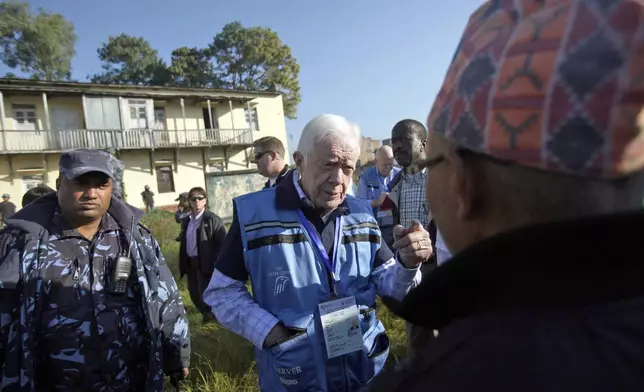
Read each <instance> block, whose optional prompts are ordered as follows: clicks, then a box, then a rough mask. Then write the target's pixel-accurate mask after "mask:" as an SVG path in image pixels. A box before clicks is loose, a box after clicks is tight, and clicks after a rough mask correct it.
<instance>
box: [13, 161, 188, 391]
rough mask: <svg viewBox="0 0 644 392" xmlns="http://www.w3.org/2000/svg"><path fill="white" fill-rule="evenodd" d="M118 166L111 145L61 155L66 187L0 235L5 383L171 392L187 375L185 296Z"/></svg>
mask: <svg viewBox="0 0 644 392" xmlns="http://www.w3.org/2000/svg"><path fill="white" fill-rule="evenodd" d="M113 169H114V164H113V160H112V158H111V157H110V155H109V154H108V153H106V152H103V151H99V150H86V149H81V150H75V151H72V152H67V153H64V154H62V155H61V158H60V176H59V178H58V180H57V192H56V193H52V194H48V195H44V196H42V197H40V198H38V199H37V200H35V201H34V202H32V203H31V204H29V205H27V206H26V207H25V208H23V209H22V210H21V211H19V212H18V213H17V214H16V215H14V216H13V217H12V219H10V220H9V221H8V222H7V228H5V229H4V230H3V231H2V232H1V233H0V287H1V289H0V316H1V320H2V325H1V329H0V342H1V345H0V347H2V351H1V354H2V355H1V356H0V367H1V368H2V374H1V378H2V390H3V391H8V392H10V391H21V392H23V391H24V392H35V391H45V390H46V391H79V392H80V391H116V392H121V391H127V392H130V391H131V392H135V391H163V387H164V386H163V383H164V373H166V374H169V375H171V376H176V375H177V374H178V375H180V376H186V375H187V374H188V366H189V357H190V337H189V333H188V321H187V319H186V317H185V311H184V307H183V302H182V299H181V295H180V293H179V290H178V288H177V285H176V283H175V281H174V279H173V277H172V275H171V273H170V271H169V270H168V266H167V265H166V263H165V260H164V258H163V255H162V254H161V250H160V249H159V245H158V243H157V242H156V240H155V239H154V238H153V237H152V235H151V233H150V231H149V230H148V229H147V228H145V227H144V226H142V225H141V224H140V223H139V220H140V218H141V216H142V213H141V212H140V211H139V210H137V209H135V208H134V207H131V206H129V205H127V204H125V203H124V202H123V201H121V200H119V199H117V198H116V197H114V196H113V195H112V181H113V177H114V173H113ZM132 228H133V229H134V230H132ZM128 258H129V259H130V261H131V264H130V265H128V263H127V259H128ZM117 272H118V273H117ZM17 331H20V332H17Z"/></svg>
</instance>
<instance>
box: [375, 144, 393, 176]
mask: <svg viewBox="0 0 644 392" xmlns="http://www.w3.org/2000/svg"><path fill="white" fill-rule="evenodd" d="M393 167H394V151H393V150H392V149H391V147H390V146H386V145H385V146H382V147H380V148H379V149H378V151H376V168H378V172H379V173H380V174H381V175H383V176H388V175H389V173H391V169H392V168H393Z"/></svg>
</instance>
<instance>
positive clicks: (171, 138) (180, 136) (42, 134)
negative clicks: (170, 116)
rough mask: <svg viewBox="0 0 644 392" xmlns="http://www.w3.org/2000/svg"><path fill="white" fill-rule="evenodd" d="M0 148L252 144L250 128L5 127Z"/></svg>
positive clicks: (57, 149) (35, 148) (61, 149)
mask: <svg viewBox="0 0 644 392" xmlns="http://www.w3.org/2000/svg"><path fill="white" fill-rule="evenodd" d="M0 136H2V139H0V151H2V152H3V153H11V152H42V151H64V150H71V149H76V148H96V149H103V148H112V149H120V150H126V149H130V150H132V149H156V148H175V147H208V146H231V145H233V146H250V145H251V144H252V143H253V131H252V130H250V129H199V130H178V131H169V130H158V129H127V130H88V129H74V130H64V131H61V130H51V131H13V130H12V131H4V132H2V133H0Z"/></svg>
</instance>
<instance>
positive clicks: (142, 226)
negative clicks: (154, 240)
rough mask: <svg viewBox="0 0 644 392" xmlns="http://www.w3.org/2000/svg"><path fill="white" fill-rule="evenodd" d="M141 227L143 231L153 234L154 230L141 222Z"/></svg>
mask: <svg viewBox="0 0 644 392" xmlns="http://www.w3.org/2000/svg"><path fill="white" fill-rule="evenodd" d="M139 227H140V228H142V229H143V230H145V231H147V232H148V233H152V229H150V228H149V227H147V226H146V225H144V224H143V223H141V222H139Z"/></svg>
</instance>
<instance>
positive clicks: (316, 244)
mask: <svg viewBox="0 0 644 392" xmlns="http://www.w3.org/2000/svg"><path fill="white" fill-rule="evenodd" d="M297 215H298V216H299V217H300V222H301V223H302V226H304V230H305V231H306V233H307V234H308V236H309V239H310V240H311V242H313V248H314V250H316V251H317V252H316V253H317V254H318V256H319V257H320V259H321V260H322V262H323V263H324V266H325V267H326V268H327V269H328V270H329V273H330V274H331V276H333V277H334V280H335V274H334V271H335V262H336V259H337V254H338V246H339V244H340V239H341V233H342V215H339V216H338V217H337V218H336V219H335V238H334V244H333V260H330V259H329V255H328V254H327V252H326V250H325V249H324V245H322V239H321V238H320V234H318V231H317V230H316V229H315V227H313V225H312V224H311V222H309V220H308V219H306V217H305V216H304V213H302V210H297Z"/></svg>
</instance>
